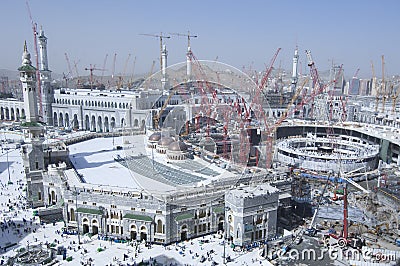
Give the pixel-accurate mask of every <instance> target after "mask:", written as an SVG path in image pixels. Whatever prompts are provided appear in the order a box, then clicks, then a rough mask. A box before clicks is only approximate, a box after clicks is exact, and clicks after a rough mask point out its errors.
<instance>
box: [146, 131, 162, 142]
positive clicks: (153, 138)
mask: <svg viewBox="0 0 400 266" xmlns="http://www.w3.org/2000/svg"><path fill="white" fill-rule="evenodd" d="M160 139H161V133H160V132H154V133H153V134H151V135H150V137H149V141H159V140H160Z"/></svg>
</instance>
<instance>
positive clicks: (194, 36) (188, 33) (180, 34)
mask: <svg viewBox="0 0 400 266" xmlns="http://www.w3.org/2000/svg"><path fill="white" fill-rule="evenodd" d="M170 34H171V35H176V36H181V37H187V41H188V48H189V47H190V38H197V37H198V36H197V35H190V32H189V31H188V32H187V34H183V33H170Z"/></svg>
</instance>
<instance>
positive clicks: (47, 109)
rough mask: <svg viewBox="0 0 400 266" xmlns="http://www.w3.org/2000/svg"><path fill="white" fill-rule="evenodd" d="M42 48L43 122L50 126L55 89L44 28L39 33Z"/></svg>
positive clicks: (51, 123)
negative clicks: (52, 84)
mask: <svg viewBox="0 0 400 266" xmlns="http://www.w3.org/2000/svg"><path fill="white" fill-rule="evenodd" d="M39 49H40V82H41V89H42V91H41V95H42V105H43V122H44V123H46V124H47V125H49V126H52V125H53V108H52V103H53V99H54V90H53V88H52V87H51V83H50V81H51V71H50V70H49V63H48V60H47V37H46V36H45V35H44V31H43V29H40V35H39Z"/></svg>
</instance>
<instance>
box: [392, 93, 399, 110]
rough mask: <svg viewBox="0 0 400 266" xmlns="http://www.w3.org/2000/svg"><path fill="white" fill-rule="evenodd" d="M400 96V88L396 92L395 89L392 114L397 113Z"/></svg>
mask: <svg viewBox="0 0 400 266" xmlns="http://www.w3.org/2000/svg"><path fill="white" fill-rule="evenodd" d="M399 94H400V88H399V87H397V88H396V92H395V91H394V89H393V93H392V114H395V113H396V102H397V98H398V97H399Z"/></svg>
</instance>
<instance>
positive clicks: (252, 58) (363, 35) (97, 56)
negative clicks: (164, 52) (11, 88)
mask: <svg viewBox="0 0 400 266" xmlns="http://www.w3.org/2000/svg"><path fill="white" fill-rule="evenodd" d="M1 6H2V7H3V8H2V9H3V10H4V11H6V12H3V16H2V17H1V18H0V22H1V23H2V25H5V27H4V30H3V34H4V35H3V36H7V37H6V38H5V40H6V41H3V42H2V45H1V47H2V56H1V58H2V63H1V64H0V68H2V69H9V70H16V68H17V67H18V66H19V65H20V63H21V61H20V60H19V59H20V57H21V54H22V50H23V43H24V40H26V41H27V43H28V49H29V51H30V53H31V55H32V58H33V61H34V60H35V59H34V58H35V57H34V54H35V52H34V45H33V43H34V42H33V32H32V26H31V22H30V18H29V13H28V9H27V5H26V2H25V1H11V0H5V1H3V2H2V4H1ZM29 6H30V10H31V13H32V18H33V21H34V22H36V23H37V25H38V29H40V26H43V29H44V31H45V34H46V36H47V37H48V57H49V68H50V70H52V71H53V72H55V73H59V74H61V73H68V72H69V70H68V64H67V61H66V59H65V53H67V54H68V57H69V59H70V63H71V65H72V68H74V62H79V63H78V64H77V67H78V72H79V75H82V76H83V75H89V71H85V68H89V67H90V64H91V65H96V67H97V68H102V67H103V64H104V60H105V56H106V54H108V57H107V63H106V65H105V69H107V71H105V72H104V75H111V74H112V68H113V57H114V54H115V53H116V54H117V57H116V64H115V66H116V67H115V73H114V74H115V75H119V74H121V73H123V72H124V68H125V65H126V70H125V72H126V73H125V74H126V75H130V74H131V73H132V72H133V61H134V58H135V57H136V64H135V70H134V72H135V74H143V73H148V72H149V71H150V69H151V65H152V62H153V61H156V64H155V67H154V70H155V71H156V70H158V69H159V63H158V61H159V56H160V55H159V40H158V39H157V38H154V37H148V36H142V35H140V34H142V33H145V34H160V32H163V33H164V34H169V33H171V32H172V33H174V32H178V33H182V34H185V33H187V31H188V30H189V31H190V32H192V33H193V34H194V35H198V38H193V39H192V43H191V46H192V50H193V53H194V54H195V56H196V57H197V58H199V59H207V60H216V59H217V60H218V61H219V62H223V63H226V64H230V65H232V66H234V67H236V68H238V69H243V67H244V68H245V69H247V70H248V69H252V70H258V71H262V70H264V69H265V65H269V63H270V60H271V58H272V57H273V54H274V53H275V52H276V50H277V49H278V47H281V48H282V50H281V52H280V54H279V55H278V58H277V60H276V62H275V64H274V66H275V67H279V66H281V67H282V68H284V69H286V70H287V71H289V72H290V71H291V64H292V57H293V53H294V49H295V48H296V46H298V48H299V54H300V60H299V61H300V66H299V67H300V69H299V72H300V73H308V71H309V70H308V69H307V62H306V56H305V53H304V50H305V49H308V50H311V51H312V53H313V57H314V60H315V62H316V66H317V68H318V69H319V70H320V71H325V70H328V69H329V67H330V66H331V65H332V63H334V64H338V65H340V64H343V69H344V71H345V75H346V76H348V77H350V76H352V75H353V74H354V73H355V72H356V70H357V69H358V68H360V71H359V75H358V76H359V77H360V78H369V77H371V76H372V71H371V61H373V63H374V67H375V74H376V76H377V77H378V78H380V77H381V76H382V74H381V56H382V55H384V56H385V74H386V76H391V75H395V74H399V73H400V72H399V71H398V70H399V69H400V66H399V63H398V60H397V58H396V55H397V53H396V52H397V51H396V50H397V49H396V48H395V44H396V43H397V41H398V39H399V37H397V36H396V34H395V33H396V26H397V25H398V22H400V21H399V20H400V19H399V18H397V16H396V13H395V12H397V10H398V7H400V4H399V3H398V2H397V1H391V0H390V1H389V0H388V1H381V2H378V1H334V2H323V3H321V2H318V1H313V0H310V1H301V2H295V1H250V2H246V3H244V2H229V1H202V2H201V3H197V2H190V1H173V2H171V3H168V4H167V3H165V2H164V1H150V2H147V1H146V2H144V1H117V2H115V1H83V2H78V1H58V2H55V1H37V0H31V1H29ZM166 45H167V49H168V53H169V56H168V65H172V64H175V63H179V62H183V61H184V60H185V53H186V49H187V48H186V46H187V40H186V38H184V37H180V36H171V38H170V39H168V40H166ZM128 54H131V56H130V59H129V61H127V58H128ZM127 62H128V63H127ZM73 72H75V71H74V69H73ZM100 72H101V71H97V72H94V74H96V75H100V74H101V73H100ZM73 74H74V75H75V73H73ZM288 74H289V76H290V73H288Z"/></svg>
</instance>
